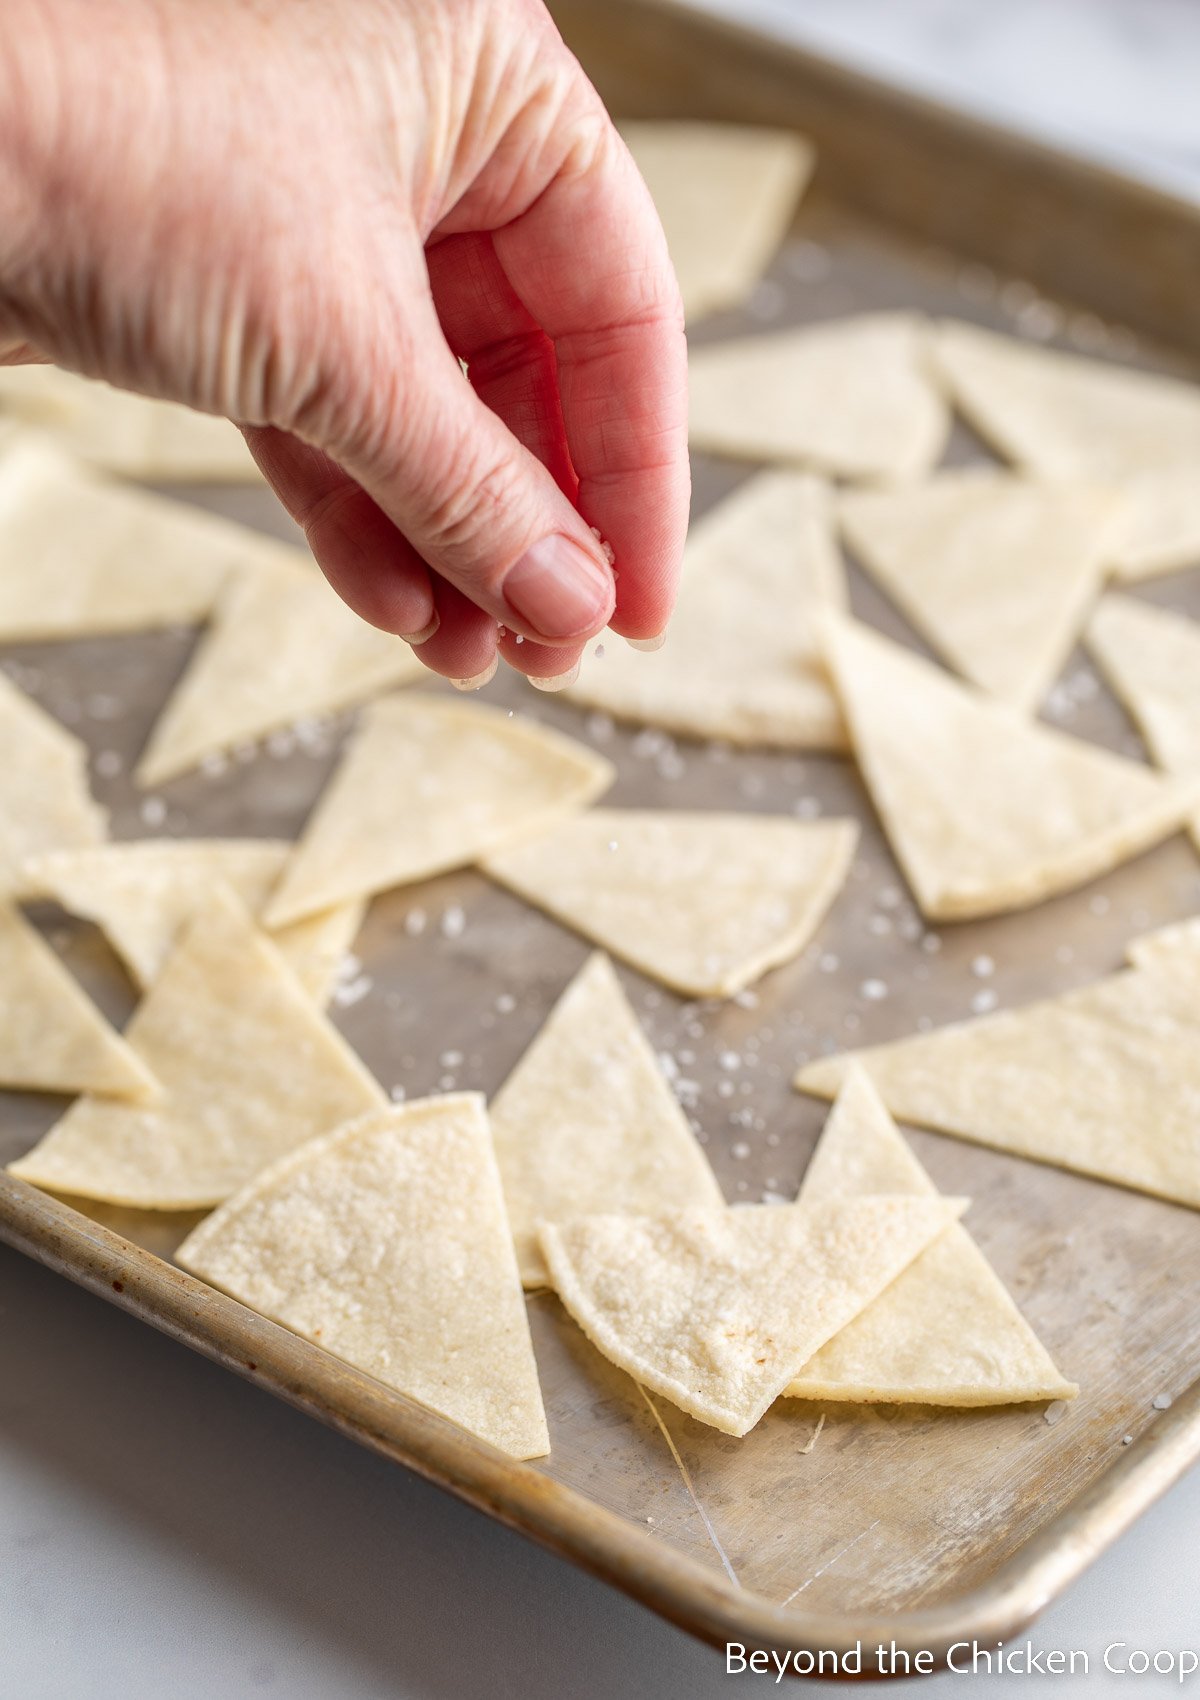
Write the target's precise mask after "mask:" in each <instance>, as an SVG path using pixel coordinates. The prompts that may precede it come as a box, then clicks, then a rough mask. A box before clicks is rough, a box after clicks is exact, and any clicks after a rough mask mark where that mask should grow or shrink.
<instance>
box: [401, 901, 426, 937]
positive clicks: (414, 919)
mask: <svg viewBox="0 0 1200 1700" xmlns="http://www.w3.org/2000/svg"><path fill="white" fill-rule="evenodd" d="M428 920H429V917H428V915H426V913H425V911H424V910H423V909H421V908H419V907H418V908H413V909H410V910H409V911H408V914H407V915H406V916H405V917H404V931H405V932H406V933H407V934H408V936H409V938H410V939H416V938H420V936H421V934H422V933H423V932H424V931H425V927H426V925H427V923H428Z"/></svg>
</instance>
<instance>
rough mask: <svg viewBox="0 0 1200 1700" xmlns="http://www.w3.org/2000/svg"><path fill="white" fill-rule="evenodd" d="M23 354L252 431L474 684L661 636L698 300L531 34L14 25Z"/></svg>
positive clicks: (127, 22)
mask: <svg viewBox="0 0 1200 1700" xmlns="http://www.w3.org/2000/svg"><path fill="white" fill-rule="evenodd" d="M5 345H7V347H8V352H9V357H16V352H15V351H16V349H17V347H18V345H22V347H21V355H22V357H24V356H29V355H33V354H35V353H36V354H37V355H40V356H42V357H48V358H50V359H53V360H55V361H58V362H59V363H61V364H63V365H65V366H68V367H71V368H73V369H75V370H78V371H82V372H85V373H88V374H90V375H94V376H100V377H104V378H106V379H108V380H109V381H110V382H113V383H116V384H120V385H124V386H126V387H128V388H131V389H137V390H140V391H143V392H144V393H146V394H151V395H157V396H164V397H169V398H171V399H173V400H177V401H182V402H186V403H188V404H190V405H192V406H194V407H199V408H201V409H203V410H205V411H208V412H212V413H220V414H225V415H227V416H228V417H230V418H233V419H236V420H237V421H238V422H239V423H241V424H242V425H243V428H244V429H245V431H246V435H247V438H248V440H249V443H250V446H251V449H252V450H253V452H254V455H255V457H256V459H257V460H258V462H259V465H260V466H261V467H262V469H263V471H264V473H265V474H266V476H267V478H268V479H269V481H270V482H271V484H272V485H273V487H274V488H275V490H276V491H277V493H278V494H279V496H280V498H281V500H282V501H283V503H284V505H285V507H286V508H287V509H288V510H289V512H290V513H291V514H292V515H293V516H294V517H295V518H296V519H297V520H298V521H299V522H300V524H301V525H302V526H303V527H304V529H305V531H306V533H307V536H308V540H309V543H310V545H311V547H312V550H313V553H314V554H315V556H316V557H317V560H318V561H319V562H320V564H321V566H322V567H323V568H324V570H325V572H326V574H327V575H328V577H329V579H330V580H331V582H332V583H333V585H334V586H335V587H336V589H337V590H338V591H339V592H340V593H341V595H342V596H344V597H345V599H346V601H347V602H349V603H350V605H351V606H352V607H353V608H355V609H356V610H357V611H358V613H359V614H361V615H362V617H363V618H364V619H366V620H369V621H370V622H371V623H372V624H374V625H377V626H381V627H383V628H384V629H386V630H389V631H395V632H399V633H401V634H403V635H404V636H406V637H408V638H409V639H410V641H413V642H414V643H415V644H416V647H417V653H418V654H419V655H420V656H421V658H422V659H423V660H424V661H426V662H427V663H428V664H429V665H430V666H431V667H432V668H434V669H435V670H436V671H438V672H440V673H444V674H446V675H447V676H449V677H452V678H455V679H458V680H473V679H476V678H477V677H478V676H479V675H481V674H486V673H487V672H488V670H489V668H491V667H492V665H493V664H494V658H495V655H496V652H497V634H498V627H499V628H503V632H504V635H503V636H501V637H500V638H499V650H500V653H501V654H503V656H504V658H505V659H506V660H508V661H509V662H511V663H512V664H513V665H515V666H517V667H519V668H520V669H521V670H522V671H524V672H526V673H529V674H530V675H531V676H536V677H541V678H551V677H554V676H558V675H562V674H563V673H565V672H568V671H569V670H570V669H571V668H572V667H573V666H574V665H575V663H576V661H577V660H578V657H579V654H580V652H581V647H582V641H583V640H584V639H586V638H588V637H590V636H591V635H593V634H594V633H596V632H597V631H599V630H600V629H601V628H602V627H603V626H604V625H605V624H606V623H609V624H611V626H612V627H613V629H614V630H615V631H617V632H619V633H622V634H624V635H625V636H627V637H630V638H634V639H649V638H652V637H654V636H655V635H656V634H658V633H659V632H660V631H661V630H662V628H663V626H664V625H665V623H666V620H667V617H668V615H669V612H670V608H671V604H672V601H673V596H674V586H675V580H676V576H677V572H678V565H679V557H680V553H681V549H682V542H683V535H684V531H685V529H686V522H687V507H688V472H687V451H686V395H685V390H686V370H685V360H686V356H685V347H684V338H683V324H682V312H681V309H680V304H679V298H678V291H677V289H676V286H675V281H674V277H673V274H672V272H671V269H670V265H669V262H668V260H667V255H666V247H665V243H664V240H663V236H662V232H661V229H660V227H659V224H658V221H657V218H656V216H655V214H654V211H653V208H652V206H651V203H650V200H649V196H648V194H647V192H646V190H645V188H644V185H643V184H642V182H641V180H640V178H639V177H638V175H637V172H636V169H635V168H634V166H633V164H632V161H631V160H630V158H629V155H628V153H627V151H626V150H625V148H624V145H623V144H622V142H621V141H620V139H619V137H618V136H617V134H616V132H615V130H614V129H613V127H612V125H611V124H610V122H609V120H608V118H607V116H606V114H605V113H604V110H603V108H602V107H601V105H600V102H599V99H598V97H597V96H596V94H595V92H594V91H593V90H592V89H591V87H590V85H589V84H588V82H587V81H586V79H585V78H584V76H583V73H582V72H581V71H580V69H579V67H578V65H577V64H576V62H575V60H574V59H573V58H572V57H571V55H570V54H569V53H568V52H567V51H566V49H565V47H564V46H563V44H562V42H561V41H560V39H559V38H558V35H557V33H556V31H555V30H554V27H553V25H552V24H551V22H550V20H549V17H548V15H547V14H546V12H545V11H544V10H543V8H542V6H541V4H540V0H306V4H304V5H302V6H301V5H297V4H295V3H294V0H205V3H204V4H203V5H199V4H196V0H6V5H5V30H4V38H3V40H0V358H2V357H4V350H5ZM456 357H461V358H462V360H464V361H465V362H466V363H467V366H468V371H469V382H468V381H465V380H464V378H463V376H462V372H461V368H460V366H459V364H458V359H457V358H456ZM592 526H594V527H595V529H596V532H598V533H599V535H600V537H602V538H603V539H604V541H605V542H607V543H608V544H609V545H610V546H611V549H612V551H613V554H614V557H615V562H616V576H615V585H614V574H613V571H612V569H611V568H610V566H609V564H608V563H607V561H606V559H605V555H604V552H603V551H602V549H601V548H600V545H599V543H598V542H597V538H596V536H595V535H594V534H593V532H592V531H591V529H590V527H592ZM426 634H428V635H426Z"/></svg>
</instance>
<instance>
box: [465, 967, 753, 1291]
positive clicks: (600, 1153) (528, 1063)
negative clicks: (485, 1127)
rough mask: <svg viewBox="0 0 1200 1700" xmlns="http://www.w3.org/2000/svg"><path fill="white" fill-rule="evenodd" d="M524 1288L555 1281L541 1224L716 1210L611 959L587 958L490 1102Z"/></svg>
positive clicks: (701, 1163)
mask: <svg viewBox="0 0 1200 1700" xmlns="http://www.w3.org/2000/svg"><path fill="white" fill-rule="evenodd" d="M491 1119H492V1134H493V1137H494V1138H495V1141H496V1159H497V1161H498V1163H499V1164H500V1178H501V1180H502V1181H503V1182H504V1199H505V1203H506V1204H507V1206H508V1219H509V1221H510V1222H511V1224H512V1231H513V1238H514V1240H515V1241H516V1247H517V1263H518V1265H519V1266H520V1270H521V1278H522V1280H523V1281H524V1283H525V1285H526V1286H527V1287H542V1286H545V1284H546V1265H545V1263H544V1262H543V1260H542V1254H541V1249H540V1247H539V1245H538V1239H537V1227H538V1223H539V1222H542V1221H547V1222H564V1221H569V1220H570V1219H571V1217H573V1216H584V1215H593V1214H595V1212H597V1211H607V1210H611V1211H624V1212H627V1213H628V1214H631V1215H649V1214H653V1212H654V1211H656V1210H670V1209H674V1208H676V1207H679V1208H686V1207H690V1206H693V1205H694V1206H700V1207H703V1206H708V1207H712V1208H716V1207H718V1206H720V1205H721V1204H722V1203H723V1202H724V1200H723V1198H722V1196H721V1189H720V1187H719V1186H718V1185H717V1179H716V1176H715V1175H714V1174H713V1172H712V1170H711V1169H710V1168H709V1166H708V1161H707V1159H706V1158H705V1155H704V1153H703V1151H702V1150H701V1149H700V1147H699V1145H698V1144H697V1143H696V1140H695V1138H694V1136H693V1134H692V1130H691V1128H690V1127H689V1126H688V1121H687V1117H686V1116H685V1115H684V1113H683V1111H682V1110H681V1109H680V1107H679V1103H678V1101H677V1099H676V1097H675V1094H674V1093H673V1092H672V1091H671V1088H670V1087H669V1086H668V1085H667V1082H666V1080H665V1079H664V1077H663V1073H662V1070H661V1069H660V1068H659V1066H658V1060H657V1058H656V1057H655V1055H654V1052H653V1051H652V1050H651V1048H650V1045H649V1042H648V1040H647V1039H646V1036H645V1034H644V1033H643V1032H642V1029H641V1028H640V1026H639V1025H638V1020H637V1017H636V1015H634V1013H633V1010H632V1009H631V1008H630V1007H629V1002H628V1000H627V999H626V997H625V994H624V992H623V991H622V990H621V982H620V981H619V980H618V979H617V976H616V975H615V974H614V972H613V968H612V964H611V963H610V962H609V960H608V958H607V956H604V955H603V954H602V953H601V952H599V951H597V952H596V954H595V955H594V956H591V957H589V958H588V960H587V962H585V963H584V965H583V967H582V968H581V969H580V970H579V973H578V974H577V975H576V976H575V978H574V979H573V980H572V981H571V984H570V985H569V986H568V987H567V989H566V991H565V992H564V993H563V995H562V997H561V998H560V999H559V1000H558V1002H557V1004H555V1006H554V1008H553V1010H552V1011H551V1012H550V1015H549V1016H548V1017H547V1020H546V1024H545V1026H544V1027H543V1028H542V1029H541V1031H540V1033H539V1034H538V1035H537V1037H536V1039H534V1041H533V1043H532V1045H530V1047H529V1049H528V1050H527V1051H526V1052H525V1055H524V1056H523V1057H522V1058H521V1060H520V1062H519V1063H518V1064H517V1066H516V1068H515V1069H514V1070H513V1072H512V1073H511V1074H510V1075H509V1077H508V1079H507V1080H506V1081H505V1083H504V1085H503V1086H502V1087H501V1088H500V1090H499V1092H498V1093H497V1094H496V1096H495V1098H494V1099H493V1100H492V1104H491Z"/></svg>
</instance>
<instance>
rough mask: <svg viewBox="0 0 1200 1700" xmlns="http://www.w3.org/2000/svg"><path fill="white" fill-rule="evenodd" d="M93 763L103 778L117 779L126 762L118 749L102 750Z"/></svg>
mask: <svg viewBox="0 0 1200 1700" xmlns="http://www.w3.org/2000/svg"><path fill="white" fill-rule="evenodd" d="M92 765H93V766H94V767H95V769H96V772H97V773H98V774H99V776H100V778H101V779H115V778H116V777H117V775H118V773H120V771H121V768H122V767H123V766H124V763H123V762H122V760H121V758H120V756H119V755H118V754H117V752H116V750H101V751H100V752H99V754H98V755H97V757H96V760H95V762H94V763H93V764H92Z"/></svg>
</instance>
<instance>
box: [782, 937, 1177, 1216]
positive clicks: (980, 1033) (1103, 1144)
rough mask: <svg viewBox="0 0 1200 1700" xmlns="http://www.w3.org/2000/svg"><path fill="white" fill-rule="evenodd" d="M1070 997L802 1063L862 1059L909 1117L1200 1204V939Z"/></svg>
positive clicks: (818, 1073)
mask: <svg viewBox="0 0 1200 1700" xmlns="http://www.w3.org/2000/svg"><path fill="white" fill-rule="evenodd" d="M1132 949H1133V950H1134V951H1135V952H1136V953H1137V960H1138V963H1139V966H1136V967H1132V968H1127V969H1123V970H1122V971H1121V972H1119V973H1116V974H1112V975H1109V976H1107V977H1106V978H1105V979H1102V980H1097V981H1095V982H1094V983H1093V984H1092V985H1088V986H1083V987H1081V988H1080V989H1079V990H1077V991H1073V992H1067V993H1066V994H1064V996H1062V997H1059V998H1049V999H1046V1000H1045V1001H1043V1002H1041V1003H1036V1004H1030V1005H1027V1006H1026V1007H1025V1008H1023V1009H1015V1010H1004V1011H1003V1012H1002V1013H1000V1014H998V1015H989V1016H983V1017H981V1018H980V1019H978V1020H976V1021H964V1022H957V1023H955V1024H954V1025H953V1026H950V1027H942V1028H938V1029H935V1030H934V1031H933V1032H931V1033H924V1034H917V1035H915V1036H913V1037H912V1038H908V1039H900V1040H897V1041H895V1042H894V1043H892V1044H888V1045H877V1046H874V1047H871V1048H869V1049H867V1050H864V1051H856V1052H850V1053H847V1054H845V1055H842V1056H835V1057H825V1058H822V1059H821V1060H820V1061H819V1062H815V1063H811V1064H810V1065H809V1066H808V1067H806V1068H803V1069H801V1071H800V1073H799V1074H798V1075H797V1076H796V1085H797V1086H798V1087H799V1089H800V1090H801V1091H802V1092H811V1093H813V1094H814V1095H815V1096H817V1097H820V1098H832V1097H834V1096H835V1095H836V1094H837V1092H838V1089H839V1088H840V1086H841V1085H842V1082H843V1081H844V1080H845V1078H846V1073H847V1070H848V1069H850V1068H851V1067H853V1066H854V1064H855V1063H861V1064H862V1065H863V1067H864V1068H865V1069H866V1070H867V1072H868V1073H869V1074H870V1076H871V1079H872V1081H873V1082H874V1084H875V1086H876V1088H877V1089H878V1091H879V1095H880V1097H881V1098H882V1099H883V1102H884V1103H885V1104H886V1105H887V1107H888V1109H889V1110H890V1111H891V1113H892V1115H894V1116H896V1117H897V1118H898V1119H899V1120H900V1121H906V1122H914V1123H916V1124H918V1125H920V1126H924V1127H929V1128H933V1129H935V1130H936V1131H937V1132H938V1133H948V1134H953V1135H955V1136H957V1137H958V1138H961V1139H969V1140H973V1141H975V1142H976V1143H977V1144H980V1145H991V1146H994V1147H995V1148H996V1149H997V1150H1000V1151H1010V1152H1013V1153H1014V1154H1015V1155H1017V1156H1019V1157H1028V1158H1030V1159H1031V1160H1032V1161H1034V1162H1038V1163H1051V1164H1054V1165H1055V1166H1057V1167H1058V1168H1063V1169H1072V1170H1074V1171H1075V1172H1076V1173H1077V1174H1081V1175H1091V1176H1093V1177H1095V1178H1096V1179H1098V1180H1102V1181H1109V1182H1111V1183H1112V1184H1113V1185H1116V1186H1126V1187H1131V1188H1133V1189H1134V1190H1135V1191H1138V1192H1147V1193H1150V1194H1152V1195H1153V1196H1154V1197H1156V1198H1166V1199H1170V1200H1172V1201H1173V1202H1174V1203H1176V1204H1186V1205H1189V1206H1190V1207H1191V1208H1192V1209H1200V934H1198V933H1196V932H1193V933H1192V935H1191V937H1190V939H1189V938H1182V939H1178V940H1176V941H1175V942H1174V944H1173V946H1167V945H1162V944H1159V945H1158V946H1157V947H1156V946H1154V945H1146V942H1145V941H1142V947H1141V948H1140V949H1139V947H1138V945H1137V944H1135V945H1134V946H1133V947H1132Z"/></svg>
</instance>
